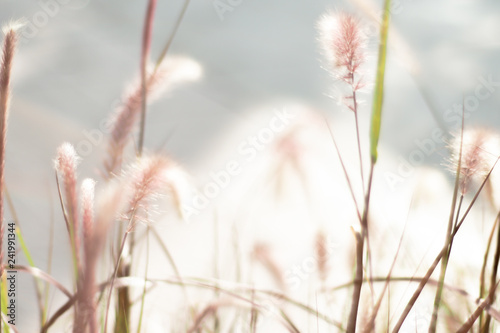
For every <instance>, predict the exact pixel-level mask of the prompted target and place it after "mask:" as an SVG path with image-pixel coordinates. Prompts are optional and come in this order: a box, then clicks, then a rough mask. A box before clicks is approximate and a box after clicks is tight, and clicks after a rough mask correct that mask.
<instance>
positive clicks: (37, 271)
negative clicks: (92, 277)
mask: <svg viewBox="0 0 500 333" xmlns="http://www.w3.org/2000/svg"><path fill="white" fill-rule="evenodd" d="M15 267H16V269H17V270H19V271H24V272H27V273H29V274H31V275H33V276H34V277H37V278H40V279H42V280H44V281H46V282H48V283H50V284H51V285H53V286H54V287H56V288H57V289H59V290H60V291H61V292H62V293H63V294H64V295H66V296H68V297H69V298H71V297H73V294H71V293H70V292H69V290H67V289H66V288H65V287H64V286H63V285H62V284H60V283H59V282H57V280H55V279H54V278H53V277H52V276H50V275H49V274H47V273H45V272H44V271H42V270H41V269H38V268H36V267H29V266H19V265H17V266H15Z"/></svg>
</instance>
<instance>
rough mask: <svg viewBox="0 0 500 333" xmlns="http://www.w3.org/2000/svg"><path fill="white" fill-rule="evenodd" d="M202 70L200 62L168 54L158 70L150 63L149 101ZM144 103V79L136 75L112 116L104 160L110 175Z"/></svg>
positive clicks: (116, 169) (117, 165)
mask: <svg viewBox="0 0 500 333" xmlns="http://www.w3.org/2000/svg"><path fill="white" fill-rule="evenodd" d="M201 73H202V70H201V66H200V65H199V64H198V63H197V62H195V61H194V60H191V59H188V58H184V57H168V58H166V59H165V60H164V61H163V62H162V64H161V65H160V66H159V67H158V68H157V69H156V70H155V67H154V66H153V65H150V66H148V71H147V79H146V92H147V96H148V99H147V101H148V102H149V103H150V102H152V101H154V100H155V99H156V98H158V97H159V96H160V95H161V93H163V92H165V91H167V92H168V91H171V90H172V89H173V88H175V86H177V85H179V84H181V83H184V82H189V81H196V80H198V79H199V78H200V77H201ZM141 104H142V87H141V80H140V78H137V79H136V80H135V82H134V83H133V84H132V85H131V86H130V87H129V88H128V89H127V91H126V93H125V95H124V97H123V103H122V104H121V105H120V106H119V107H118V109H117V110H116V111H115V112H114V113H113V114H112V115H111V121H110V124H111V132H110V139H109V142H108V153H109V158H108V160H107V161H106V162H105V169H106V173H107V177H108V178H110V177H111V176H112V174H114V173H118V172H119V169H120V166H121V163H122V155H123V150H124V149H125V146H126V144H127V143H128V140H129V138H130V136H131V134H132V131H133V130H134V128H135V126H136V124H137V121H138V119H139V115H140V113H141Z"/></svg>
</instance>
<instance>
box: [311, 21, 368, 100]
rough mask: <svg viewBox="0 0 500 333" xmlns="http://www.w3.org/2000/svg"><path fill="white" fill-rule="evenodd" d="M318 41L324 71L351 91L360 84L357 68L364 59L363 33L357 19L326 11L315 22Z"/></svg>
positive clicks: (364, 43)
mask: <svg viewBox="0 0 500 333" xmlns="http://www.w3.org/2000/svg"><path fill="white" fill-rule="evenodd" d="M318 30H319V40H320V43H321V47H322V49H323V52H324V55H325V57H326V60H327V70H328V71H330V73H331V74H332V75H333V77H334V78H335V79H338V80H341V81H344V82H346V83H347V84H348V85H350V86H351V87H352V89H353V91H357V90H359V89H361V88H362V87H363V81H362V79H361V78H356V76H360V67H361V65H362V64H363V63H364V61H365V45H366V35H365V33H364V32H363V30H362V29H361V24H360V22H359V20H358V19H357V18H356V17H354V16H352V15H350V14H347V13H343V12H339V13H335V14H334V13H328V14H326V15H325V16H323V17H322V18H321V19H320V20H319V22H318Z"/></svg>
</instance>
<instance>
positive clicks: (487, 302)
mask: <svg viewBox="0 0 500 333" xmlns="http://www.w3.org/2000/svg"><path fill="white" fill-rule="evenodd" d="M498 283H500V281H498V282H496V283H495V284H494V285H492V287H491V290H490V292H489V295H488V297H487V298H486V299H485V300H484V301H482V302H481V303H480V304H479V306H478V307H477V309H476V310H475V311H474V312H473V313H472V314H471V316H470V317H469V318H468V319H467V321H466V322H465V323H464V324H463V325H462V326H461V327H460V328H459V329H458V330H457V333H467V332H470V331H471V329H472V326H473V325H474V323H475V322H476V320H477V318H479V316H480V315H481V313H482V312H483V311H484V309H485V308H486V307H487V306H489V305H490V304H491V303H492V297H493V295H494V294H495V290H496V289H497V287H498Z"/></svg>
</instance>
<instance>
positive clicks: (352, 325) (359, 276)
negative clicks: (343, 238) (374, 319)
mask: <svg viewBox="0 0 500 333" xmlns="http://www.w3.org/2000/svg"><path fill="white" fill-rule="evenodd" d="M374 168H375V161H373V160H372V162H371V166H370V175H369V177H368V187H367V190H366V194H365V206H364V210H363V217H362V219H361V232H356V233H355V236H356V276H355V280H356V283H355V284H354V289H353V292H352V301H351V310H350V313H349V319H348V322H347V333H354V332H356V324H357V317H358V310H359V300H360V297H361V289H362V287H363V283H361V281H362V280H363V267H364V264H363V255H364V243H365V240H366V241H367V243H368V239H369V238H368V216H369V209H370V198H371V191H372V182H373V171H374ZM369 256H370V253H368V256H367V258H369ZM370 286H371V288H372V290H373V287H372V284H371V280H370Z"/></svg>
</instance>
